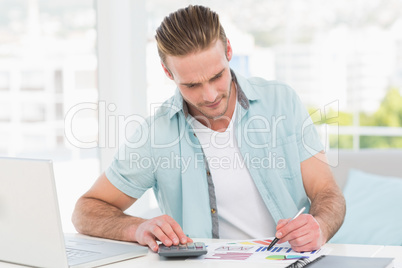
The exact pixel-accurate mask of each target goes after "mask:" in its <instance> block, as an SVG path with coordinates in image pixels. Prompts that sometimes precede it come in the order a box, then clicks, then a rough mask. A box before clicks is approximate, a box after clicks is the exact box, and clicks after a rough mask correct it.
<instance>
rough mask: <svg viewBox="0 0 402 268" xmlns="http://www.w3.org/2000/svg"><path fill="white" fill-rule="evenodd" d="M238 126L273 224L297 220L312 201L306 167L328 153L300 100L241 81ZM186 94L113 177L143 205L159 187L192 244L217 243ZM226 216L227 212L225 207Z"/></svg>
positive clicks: (121, 157)
mask: <svg viewBox="0 0 402 268" xmlns="http://www.w3.org/2000/svg"><path fill="white" fill-rule="evenodd" d="M236 79H237V82H238V90H237V94H238V96H237V97H238V103H239V104H240V105H239V106H238V109H237V113H238V114H237V115H236V121H235V122H234V123H235V135H236V138H237V143H238V146H239V149H240V152H241V154H242V157H243V159H244V162H242V163H239V164H243V165H244V166H245V167H247V168H248V169H249V172H250V174H251V176H252V178H253V180H254V182H255V184H256V187H257V188H258V190H259V193H260V194H261V197H262V199H263V200H264V203H265V205H266V206H267V208H268V210H269V211H270V213H271V215H272V217H273V218H274V220H275V221H276V222H277V221H278V220H279V219H283V218H291V217H293V216H294V215H295V214H296V213H297V211H298V210H299V209H300V208H301V207H303V206H305V207H306V208H307V211H308V209H309V208H310V202H309V199H308V197H307V195H306V192H305V190H304V186H303V181H302V176H301V170H300V163H301V162H302V161H304V160H306V159H308V158H310V157H312V156H313V155H314V154H316V153H318V152H320V151H321V150H323V146H322V144H321V142H320V139H319V136H318V134H317V131H316V129H315V127H314V125H313V123H312V121H311V119H310V117H309V114H308V113H307V111H306V109H305V108H304V107H303V105H302V103H301V101H300V99H299V98H298V96H297V95H296V93H295V92H294V90H293V89H291V88H290V87H289V86H287V85H285V84H283V83H280V82H277V81H266V80H263V79H261V78H249V79H246V78H244V77H241V76H240V75H238V74H237V75H236ZM186 108H187V107H186V105H185V104H183V98H182V96H181V94H180V92H179V90H178V89H177V90H176V93H175V95H174V96H173V97H171V98H170V99H168V100H167V101H166V102H164V103H163V104H162V106H161V107H160V109H159V110H158V111H157V112H156V113H155V115H154V116H152V117H149V118H147V119H145V120H144V121H143V122H141V126H140V127H138V128H137V130H136V131H135V134H134V135H133V136H132V137H131V138H130V141H129V142H128V143H126V144H125V145H123V146H121V147H120V149H119V151H118V153H117V154H116V155H115V159H114V161H113V162H112V164H111V165H110V167H109V168H108V169H107V170H106V172H105V174H106V176H107V178H108V179H109V180H110V182H111V183H112V184H113V185H114V186H116V187H117V188H118V189H119V190H121V191H122V192H124V193H125V194H127V195H129V196H131V197H134V198H139V197H141V195H142V194H143V193H144V192H145V191H146V190H147V189H149V188H153V190H154V193H155V196H156V198H157V200H158V203H159V206H160V208H161V211H162V212H163V213H164V214H168V215H170V216H171V217H173V218H174V219H175V220H176V221H177V222H178V223H179V224H180V226H181V227H182V228H183V230H184V233H186V234H188V235H189V236H190V237H200V238H201V237H205V238H210V237H212V235H211V233H212V216H211V214H212V213H214V212H211V205H210V194H209V192H208V182H207V172H206V165H205V162H204V156H203V152H202V148H201V146H200V144H199V141H198V139H197V137H196V136H195V134H194V131H193V129H192V127H191V125H190V124H189V122H188V121H187V119H186V118H187V117H186V115H187V109H186ZM218 209H219V208H218Z"/></svg>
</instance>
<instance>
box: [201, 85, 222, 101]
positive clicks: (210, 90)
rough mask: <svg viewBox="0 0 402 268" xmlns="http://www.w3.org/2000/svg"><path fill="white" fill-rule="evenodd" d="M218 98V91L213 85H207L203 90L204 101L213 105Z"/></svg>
mask: <svg viewBox="0 0 402 268" xmlns="http://www.w3.org/2000/svg"><path fill="white" fill-rule="evenodd" d="M217 97H218V91H217V90H216V89H215V87H213V86H211V85H208V84H207V85H206V86H205V87H204V90H203V99H204V101H205V102H209V103H213V102H214V101H215V100H216V98H217Z"/></svg>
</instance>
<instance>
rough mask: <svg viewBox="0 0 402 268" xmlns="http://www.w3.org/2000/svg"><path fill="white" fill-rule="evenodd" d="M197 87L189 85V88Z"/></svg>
mask: <svg viewBox="0 0 402 268" xmlns="http://www.w3.org/2000/svg"><path fill="white" fill-rule="evenodd" d="M194 87H195V85H187V88H194Z"/></svg>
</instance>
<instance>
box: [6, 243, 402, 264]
mask: <svg viewBox="0 0 402 268" xmlns="http://www.w3.org/2000/svg"><path fill="white" fill-rule="evenodd" d="M194 241H201V242H205V243H206V244H211V243H216V242H225V241H230V240H219V239H194ZM326 247H327V248H329V249H330V250H331V251H330V252H329V255H342V256H357V257H393V258H395V261H394V263H395V264H396V265H395V266H394V267H398V268H399V267H402V266H401V264H402V246H381V245H353V244H326ZM189 264H191V267H195V268H198V267H199V268H201V267H202V268H205V267H231V268H232V267H233V268H237V267H245V265H249V264H250V263H247V264H245V263H240V262H232V261H231V262H225V261H216V262H208V263H205V262H195V261H191V262H189V261H184V260H171V259H166V258H163V257H160V256H159V255H158V254H157V253H153V252H152V251H151V250H149V252H148V254H147V255H146V256H144V257H139V258H135V259H130V260H126V261H122V262H118V263H114V264H110V265H105V266H102V267H106V268H126V267H179V268H180V267H189ZM252 266H253V267H257V268H258V267H264V268H266V267H267V265H266V264H264V263H253V265H252ZM0 267H1V268H17V267H19V268H21V267H24V266H19V265H14V264H8V263H2V262H0ZM273 267H274V266H273Z"/></svg>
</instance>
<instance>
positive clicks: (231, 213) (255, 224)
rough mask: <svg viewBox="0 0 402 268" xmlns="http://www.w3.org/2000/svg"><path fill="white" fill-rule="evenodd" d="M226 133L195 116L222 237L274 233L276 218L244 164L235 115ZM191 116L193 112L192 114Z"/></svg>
mask: <svg viewBox="0 0 402 268" xmlns="http://www.w3.org/2000/svg"><path fill="white" fill-rule="evenodd" d="M237 105H238V104H237V101H236V108H235V111H234V113H233V117H232V120H231V121H230V124H229V126H228V128H227V129H226V131H225V132H216V131H213V130H212V129H210V128H208V127H206V126H204V125H203V124H201V123H200V122H198V121H197V120H195V119H194V118H193V117H192V118H191V122H192V126H193V129H194V131H195V133H196V135H197V137H198V139H199V141H200V144H201V146H202V149H203V151H204V154H205V156H206V158H207V161H208V165H209V169H210V172H211V175H212V180H213V183H214V187H215V195H216V205H217V208H218V221H219V237H220V238H224V239H225V238H226V239H252V238H257V237H270V236H274V235H275V227H276V224H275V221H274V219H273V218H272V216H271V214H270V212H269V211H268V209H267V207H266V206H265V204H264V201H263V200H262V198H261V196H260V193H259V192H258V190H257V187H256V186H255V183H254V181H253V179H252V178H251V175H250V173H249V171H248V169H247V166H245V165H244V163H243V157H242V155H241V153H240V151H239V148H238V145H237V140H236V137H235V129H234V124H233V122H235V115H236V110H237ZM189 116H191V115H189Z"/></svg>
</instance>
